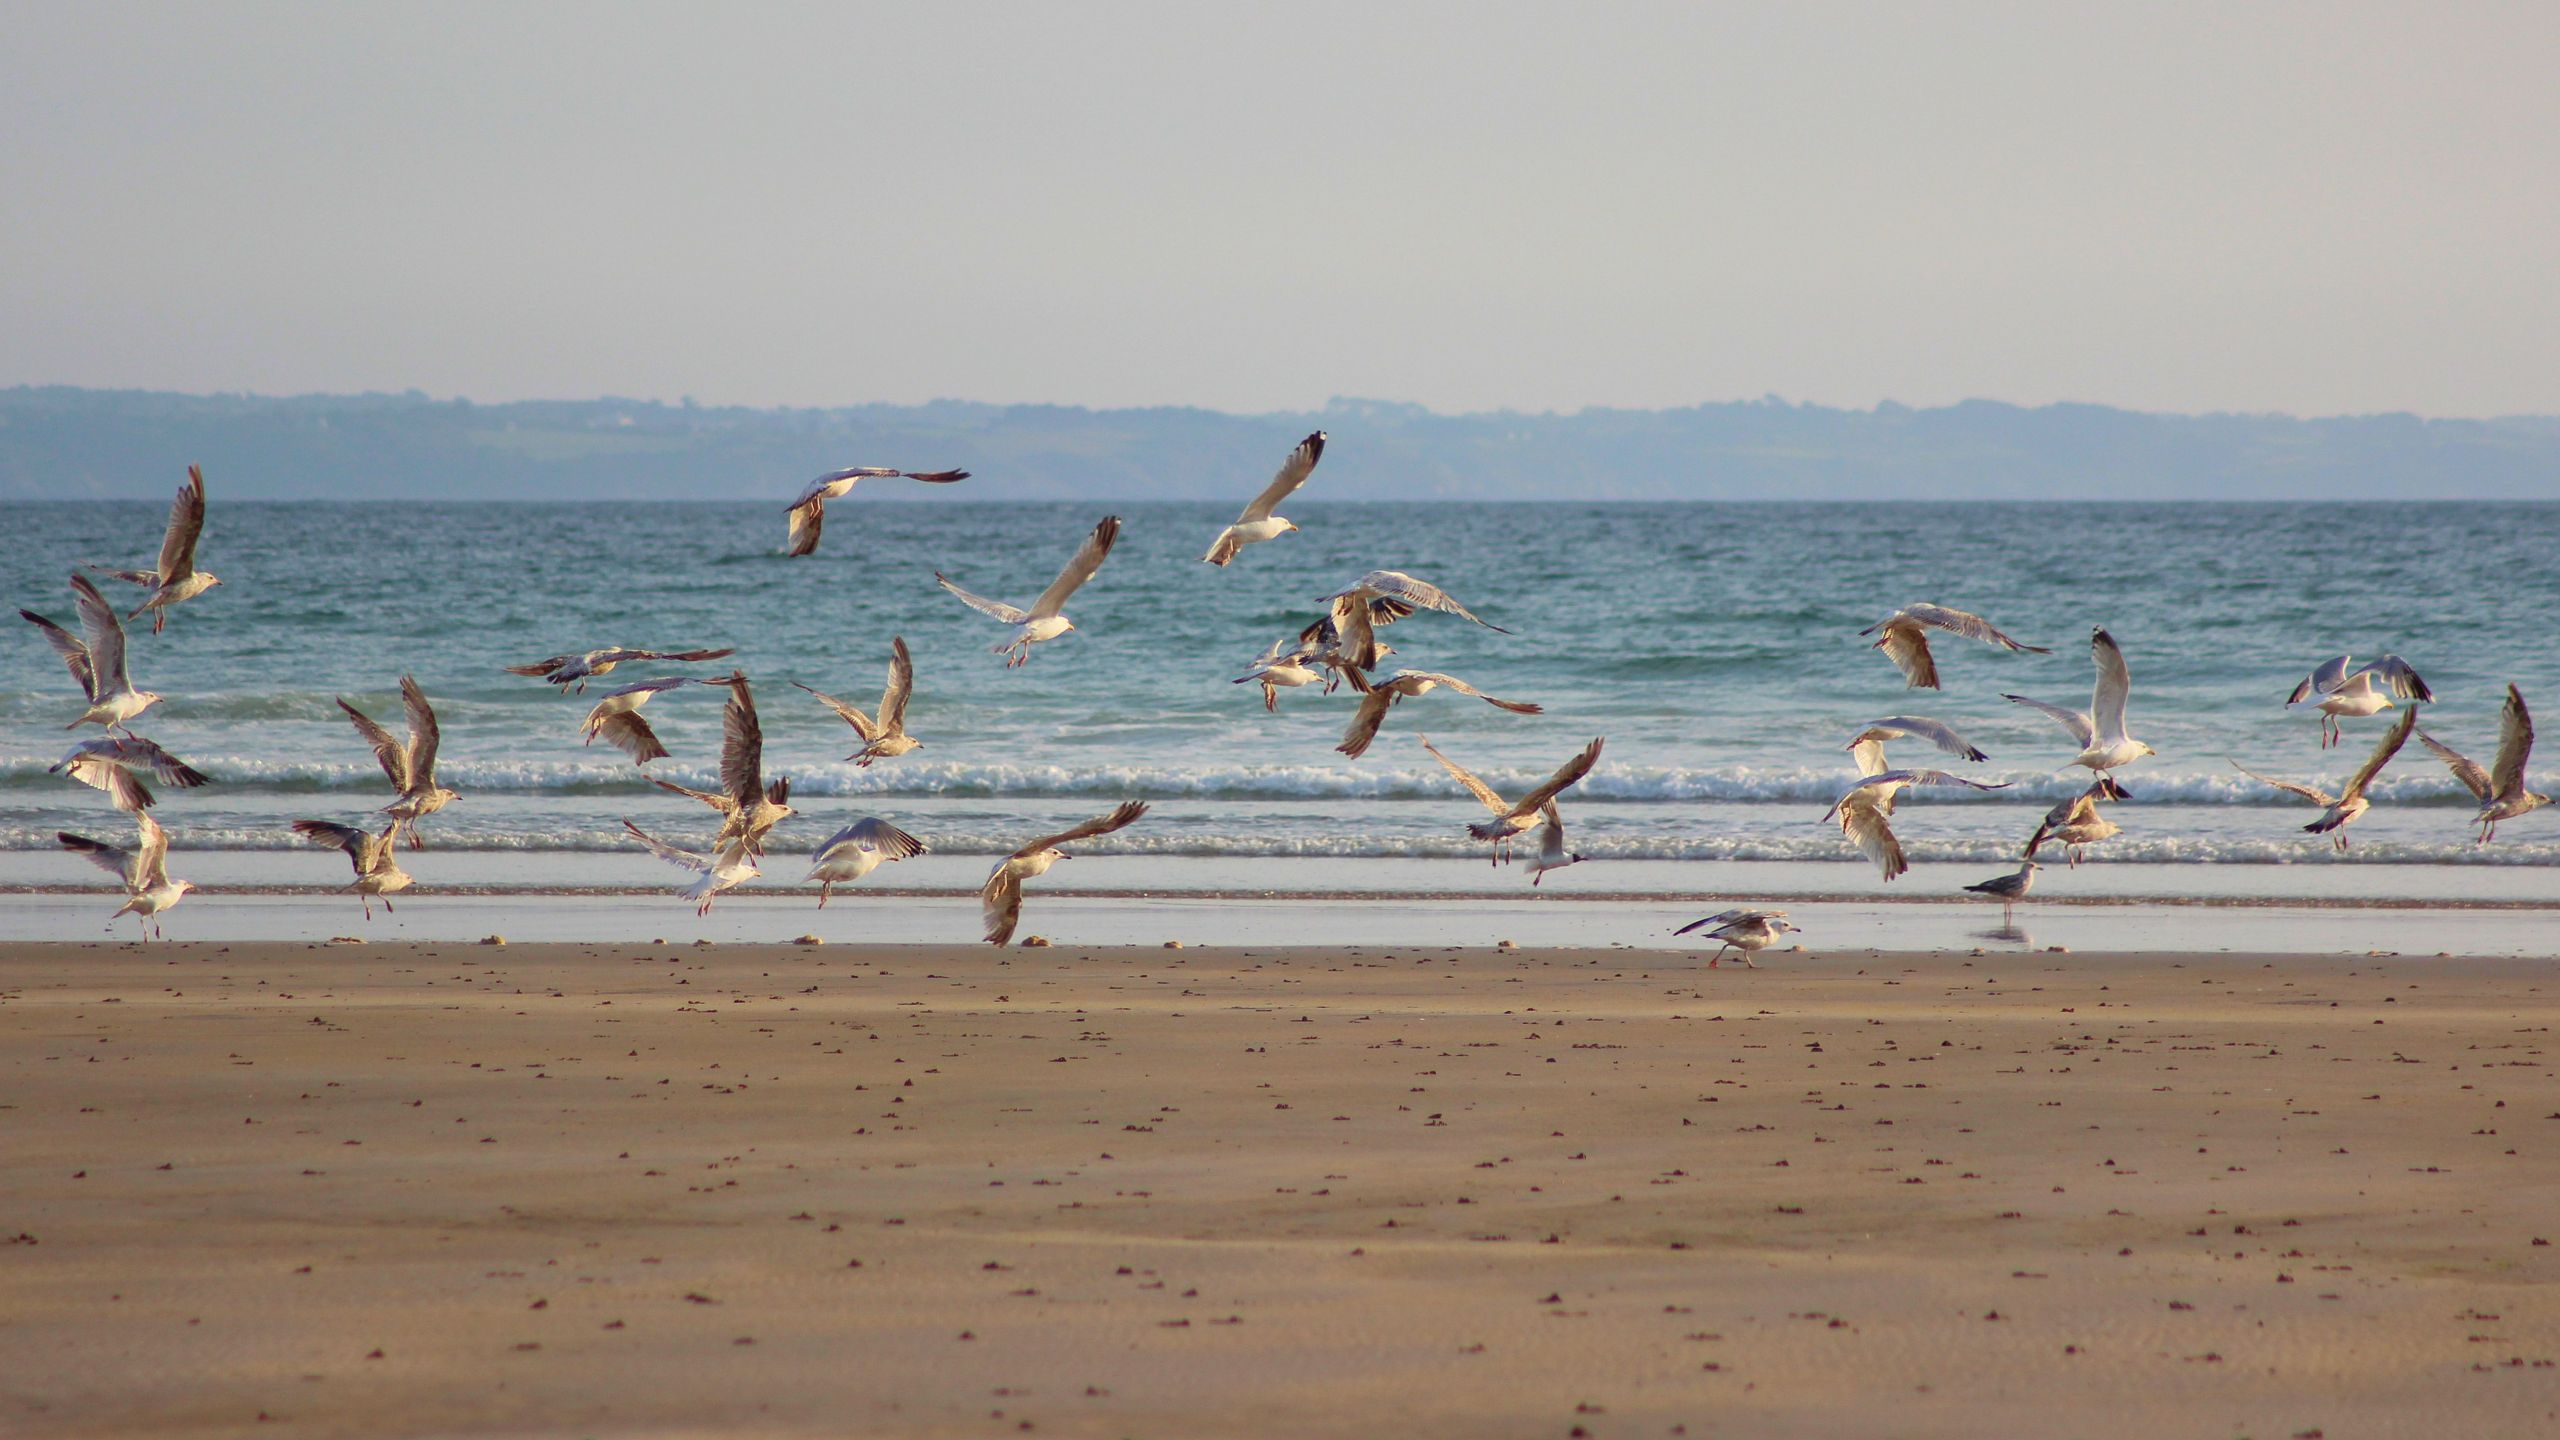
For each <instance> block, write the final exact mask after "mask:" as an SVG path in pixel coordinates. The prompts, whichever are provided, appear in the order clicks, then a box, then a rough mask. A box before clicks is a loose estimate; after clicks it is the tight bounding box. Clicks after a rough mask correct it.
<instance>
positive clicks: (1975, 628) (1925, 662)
mask: <svg viewBox="0 0 2560 1440" xmlns="http://www.w3.org/2000/svg"><path fill="white" fill-rule="evenodd" d="M1879 630H1881V631H1883V632H1884V633H1883V634H1882V635H1880V636H1877V639H1876V643H1875V648H1876V649H1878V650H1881V651H1883V652H1884V654H1885V658H1886V659H1888V660H1891V661H1892V662H1893V663H1894V665H1895V666H1896V667H1897V668H1899V669H1900V670H1901V671H1902V675H1903V678H1904V679H1906V680H1909V681H1910V682H1911V688H1912V689H1914V690H1935V689H1937V688H1938V663H1937V661H1935V660H1934V659H1932V658H1930V655H1929V632H1930V631H1932V630H1944V631H1946V632H1947V633H1948V634H1950V635H1961V636H1963V637H1964V638H1966V639H1967V640H1979V641H1981V642H1982V643H1983V644H1985V645H2005V646H2007V647H2008V648H2010V649H2012V650H2023V651H2025V652H2027V653H2028V654H2030V655H2050V654H2052V653H2053V652H2052V651H2051V650H2049V649H2047V648H2045V647H2044V646H2042V645H2024V644H2020V643H2019V642H2018V641H2015V640H2012V639H2010V638H2009V637H2008V636H2006V635H2004V634H2002V633H2001V632H2000V629H1999V627H1997V626H1995V625H1993V624H1992V623H1991V622H1990V621H1988V620H1985V619H1983V618H1982V617H1981V616H1979V615H1975V614H1972V613H1970V612H1968V611H1964V610H1950V609H1948V608H1947V607H1946V606H1944V605H1905V606H1903V607H1902V608H1901V609H1899V610H1896V611H1894V612H1893V613H1892V614H1890V615H1887V616H1886V617H1884V618H1883V619H1881V620H1879V621H1877V622H1876V623H1874V624H1873V625H1870V626H1868V627H1867V628H1866V629H1864V630H1861V631H1859V632H1858V633H1859V634H1861V635H1875V634H1876V632H1877V631H1879Z"/></svg>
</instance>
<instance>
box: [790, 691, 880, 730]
mask: <svg viewBox="0 0 2560 1440" xmlns="http://www.w3.org/2000/svg"><path fill="white" fill-rule="evenodd" d="M791 683H792V684H793V685H796V686H799V688H800V689H803V690H809V687H808V686H806V685H801V684H800V682H799V681H797V680H794V681H792V682H791ZM809 693H810V694H812V695H814V696H816V697H818V703H819V704H821V705H824V706H826V707H827V708H828V709H830V710H833V711H834V712H836V717H837V718H838V719H840V720H842V721H844V723H846V724H847V725H850V726H852V727H853V733H854V734H856V735H859V736H861V737H862V738H863V740H864V741H865V742H866V743H868V742H869V741H870V740H872V739H873V738H874V737H876V736H877V735H879V734H880V728H879V727H877V726H875V725H873V724H872V723H871V717H870V716H868V715H865V714H863V713H862V712H861V711H860V710H858V709H856V708H854V707H853V706H851V705H847V704H846V703H844V702H843V701H841V700H839V699H837V698H836V697H834V696H833V695H830V694H828V693H827V692H825V691H823V690H809Z"/></svg>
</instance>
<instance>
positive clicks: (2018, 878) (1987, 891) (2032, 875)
mask: <svg viewBox="0 0 2560 1440" xmlns="http://www.w3.org/2000/svg"><path fill="white" fill-rule="evenodd" d="M2043 868H2044V867H2043V866H2042V865H2039V864H2037V863H2036V862H2034V861H2033V860H2029V861H2027V862H2026V863H2025V864H2022V865H2020V866H2019V867H2018V868H2017V869H2015V870H2012V871H2010V872H2009V873H2008V874H2006V875H1994V876H1992V877H1991V878H1990V879H1988V880H1985V881H1983V882H1982V883H1981V884H1979V885H1967V886H1966V887H1964V888H1966V889H1967V890H1970V891H1973V892H1974V893H1975V894H1977V895H1988V896H1990V897H1991V898H1992V899H1994V900H1997V901H1999V902H2000V923H2001V924H2003V925H2006V924H2008V923H2009V917H2010V915H2011V914H2012V913H2013V912H2014V911H2015V910H2016V909H2017V908H2018V902H2019V901H2021V900H2024V899H2026V898H2027V892H2028V891H2029V890H2032V889H2034V888H2035V883H2036V872H2037V871H2039V870H2041V869H2043Z"/></svg>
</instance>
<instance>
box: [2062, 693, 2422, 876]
mask: <svg viewBox="0 0 2560 1440" xmlns="http://www.w3.org/2000/svg"><path fill="white" fill-rule="evenodd" d="M2417 725H2418V711H2417V707H2415V706H2411V707H2410V708H2408V709H2406V710H2403V711H2401V712H2400V723H2399V724H2397V725H2394V726H2392V727H2391V733H2390V734H2388V735H2385V736H2383V737H2382V743H2381V744H2379V745H2376V746H2375V747H2373V754H2372V756H2371V757H2369V758H2368V759H2366V761H2365V762H2364V764H2363V765H2361V766H2359V767H2358V768H2357V770H2356V773H2354V774H2353V775H2350V776H2348V777H2347V783H2346V785H2345V786H2344V787H2342V788H2341V789H2340V790H2339V791H2338V793H2337V794H2335V795H2332V794H2330V793H2329V792H2328V791H2326V790H2323V789H2321V788H2319V787H2318V786H2316V785H2296V784H2294V783H2293V782H2292V781H2290V780H2273V779H2269V778H2268V777H2266V776H2264V775H2261V774H2259V773H2258V772H2257V771H2255V770H2252V769H2250V768H2249V767H2248V766H2246V765H2243V764H2241V763H2240V762H2239V761H2237V760H2234V761H2232V762H2231V768H2232V769H2234V770H2237V771H2239V772H2240V773H2241V774H2243V775H2246V776H2248V777H2249V778H2250V779H2252V780H2255V781H2257V782H2258V783H2259V784H2261V785H2266V786H2271V787H2273V788H2275V789H2278V790H2281V791H2283V792H2284V793H2286V794H2287V795H2299V796H2301V797H2302V798H2303V799H2305V800H2308V801H2310V802H2311V803H2312V804H2314V805H2317V806H2319V807H2321V811H2322V813H2321V816H2320V818H2319V819H2317V820H2314V821H2312V822H2311V823H2310V824H2308V825H2305V826H2303V827H2302V828H2303V829H2305V830H2308V831H2310V832H2311V833H2312V834H2314V835H2326V836H2328V837H2329V842H2330V844H2331V845H2333V846H2335V847H2336V848H2337V850H2338V851H2339V853H2341V854H2343V853H2345V851H2346V848H2347V827H2348V826H2350V825H2353V824H2354V823H2356V821H2357V820H2359V819H2361V818H2362V817H2363V815H2364V812H2366V811H2367V810H2370V809H2372V808H2373V803H2372V802H2371V801H2369V800H2367V799H2365V798H2364V792H2365V791H2366V790H2367V789H2368V788H2370V787H2371V786H2372V784H2373V777H2375V776H2376V775H2379V774H2381V773H2382V767H2383V766H2385V765H2388V764H2390V763H2391V757H2392V756H2394V755H2397V754H2399V753H2400V747H2401V746H2402V745H2405V744H2407V743H2408V741H2409V732H2410V731H2412V730H2414V729H2416V728H2417ZM2456 773H2457V774H2458V773H2460V772H2458V771H2457V772H2456ZM2027 853H2028V854H2030V855H2032V854H2034V853H2035V851H2034V849H2033V848H2032V847H2030V848H2029V849H2028V852H2027Z"/></svg>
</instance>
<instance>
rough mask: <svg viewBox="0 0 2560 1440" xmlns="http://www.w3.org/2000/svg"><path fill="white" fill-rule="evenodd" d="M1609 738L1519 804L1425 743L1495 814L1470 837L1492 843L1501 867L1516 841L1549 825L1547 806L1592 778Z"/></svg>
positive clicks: (1591, 746) (1560, 769)
mask: <svg viewBox="0 0 2560 1440" xmlns="http://www.w3.org/2000/svg"><path fill="white" fill-rule="evenodd" d="M1607 738H1608V737H1606V736H1602V737H1601V738H1600V739H1597V740H1594V741H1592V742H1591V743H1590V744H1588V745H1585V746H1583V747H1582V752H1581V753H1580V754H1578V755H1576V756H1574V757H1573V758H1572V759H1570V760H1567V761H1566V762H1564V764H1563V765H1562V766H1560V767H1558V769H1557V770H1556V773H1554V774H1553V775H1550V776H1548V777H1547V778H1546V780H1545V782H1544V783H1542V784H1540V785H1539V786H1538V787H1537V788H1536V789H1534V790H1532V791H1530V792H1529V793H1528V794H1526V795H1523V796H1521V797H1520V799H1519V801H1518V802H1517V803H1516V804H1515V803H1514V802H1512V801H1509V800H1505V799H1503V798H1502V796H1501V794H1500V793H1499V792H1497V791H1496V790H1495V789H1494V788H1493V787H1492V786H1490V785H1487V784H1486V783H1484V781H1482V780H1480V779H1478V778H1477V777H1476V776H1475V775H1474V774H1473V773H1471V772H1469V771H1468V770H1467V769H1466V767H1464V766H1462V765H1460V764H1459V763H1458V762H1457V761H1455V760H1452V759H1450V758H1449V757H1448V756H1446V755H1443V754H1441V753H1440V749H1439V747H1438V746H1436V745H1433V744H1432V743H1431V742H1430V741H1429V740H1424V741H1423V742H1422V748H1423V749H1425V750H1428V751H1430V752H1431V758H1432V759H1434V760H1437V761H1439V762H1440V765H1441V768H1442V769H1445V770H1447V771H1448V772H1449V773H1450V774H1451V775H1454V776H1456V777H1457V780H1458V783H1459V784H1461V785H1464V786H1466V787H1467V793H1469V794H1471V795H1473V796H1475V797H1476V799H1477V800H1479V801H1481V802H1482V803H1483V805H1484V808H1486V809H1487V810H1490V811H1492V812H1493V818H1492V819H1491V820H1488V821H1485V822H1484V823H1482V824H1480V825H1470V826H1468V827H1467V833H1468V834H1470V835H1472V836H1474V837H1475V838H1477V839H1478V840H1490V841H1492V842H1493V863H1494V864H1496V865H1499V864H1501V863H1502V862H1503V861H1505V860H1508V859H1509V858H1511V842H1512V841H1513V840H1516V839H1518V838H1519V837H1520V836H1522V835H1525V834H1527V833H1528V832H1529V831H1531V830H1533V829H1535V828H1536V827H1537V826H1538V825H1540V824H1541V823H1543V822H1544V821H1545V819H1546V816H1547V802H1548V801H1550V800H1553V799H1555V798H1556V797H1557V796H1558V795H1561V794H1563V793H1564V792H1565V790H1566V789H1567V788H1569V787H1570V786H1572V785H1573V784H1574V783H1575V782H1576V781H1579V780H1580V779H1581V778H1582V777H1583V776H1585V775H1588V774H1590V773H1591V767H1592V766H1594V765H1597V764H1599V763H1600V747H1601V746H1602V745H1603V744H1605V743H1607Z"/></svg>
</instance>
